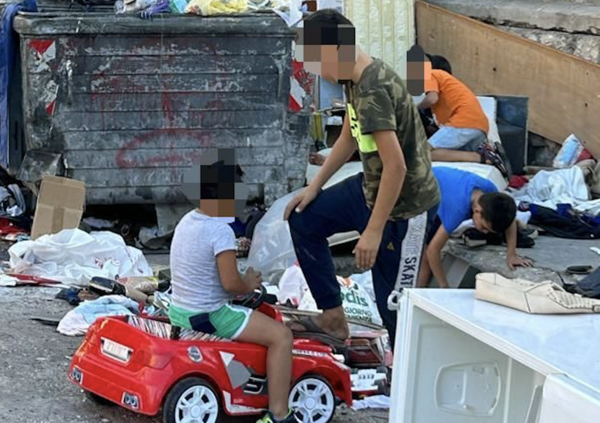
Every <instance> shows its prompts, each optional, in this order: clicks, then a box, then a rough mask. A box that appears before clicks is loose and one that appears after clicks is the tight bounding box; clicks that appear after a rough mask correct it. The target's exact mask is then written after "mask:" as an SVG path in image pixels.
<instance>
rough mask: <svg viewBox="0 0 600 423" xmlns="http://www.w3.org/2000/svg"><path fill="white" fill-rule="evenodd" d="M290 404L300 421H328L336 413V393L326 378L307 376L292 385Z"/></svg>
mask: <svg viewBox="0 0 600 423" xmlns="http://www.w3.org/2000/svg"><path fill="white" fill-rule="evenodd" d="M289 406H290V407H291V408H292V409H293V410H294V415H295V417H296V420H297V421H298V422H300V423H327V422H329V421H330V420H331V419H332V418H333V415H334V414H335V394H334V392H333V389H332V388H331V385H329V383H327V381H325V380H324V379H322V378H320V377H318V376H309V377H305V378H303V379H300V380H299V381H298V382H296V384H295V385H294V386H293V387H292V389H291V391H290V397H289Z"/></svg>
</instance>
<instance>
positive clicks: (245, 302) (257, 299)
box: [233, 285, 267, 310]
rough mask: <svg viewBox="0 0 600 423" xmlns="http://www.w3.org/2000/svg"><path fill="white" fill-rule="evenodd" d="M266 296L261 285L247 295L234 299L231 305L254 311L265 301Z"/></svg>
mask: <svg viewBox="0 0 600 423" xmlns="http://www.w3.org/2000/svg"><path fill="white" fill-rule="evenodd" d="M266 295H267V289H266V288H265V287H264V285H261V286H259V287H258V288H257V289H255V290H254V291H252V292H251V293H249V294H246V295H240V296H238V297H236V298H235V299H234V300H233V304H235V305H239V306H242V307H247V308H250V309H253V310H255V309H257V308H258V307H260V305H261V304H262V303H263V302H264V301H265V297H266Z"/></svg>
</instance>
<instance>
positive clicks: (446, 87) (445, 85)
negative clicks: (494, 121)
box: [425, 69, 489, 134]
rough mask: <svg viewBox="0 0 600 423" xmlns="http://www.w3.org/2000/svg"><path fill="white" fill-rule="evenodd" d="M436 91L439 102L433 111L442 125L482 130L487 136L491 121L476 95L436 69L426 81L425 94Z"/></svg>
mask: <svg viewBox="0 0 600 423" xmlns="http://www.w3.org/2000/svg"><path fill="white" fill-rule="evenodd" d="M430 91H435V92H436V93H438V95H439V100H438V102H437V103H436V104H434V105H433V107H432V110H433V113H435V116H436V118H437V120H438V122H439V123H440V124H441V125H447V126H452V127H454V128H472V129H481V130H482V131H483V132H485V133H486V134H487V133H488V130H489V121H488V118H487V116H486V115H485V113H483V109H482V108H481V105H480V104H479V101H478V100H477V98H476V97H475V94H473V92H472V91H471V90H470V89H469V88H468V87H467V86H466V85H465V84H463V83H462V82H460V81H459V80H458V79H456V78H455V77H454V76H452V75H450V74H449V73H447V72H445V71H442V70H438V69H434V70H432V71H431V78H429V79H426V80H425V93H428V92H430Z"/></svg>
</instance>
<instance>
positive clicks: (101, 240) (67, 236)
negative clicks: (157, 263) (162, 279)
mask: <svg viewBox="0 0 600 423" xmlns="http://www.w3.org/2000/svg"><path fill="white" fill-rule="evenodd" d="M8 253H9V255H10V266H11V268H12V269H13V271H14V272H15V273H21V274H28V275H34V276H44V277H47V278H50V279H56V280H59V281H61V282H63V283H71V284H75V285H80V286H84V285H86V284H87V282H88V281H89V280H90V279H91V278H92V277H94V276H103V277H105V278H109V279H114V278H115V276H117V275H119V276H121V277H125V276H152V269H151V268H150V266H149V265H148V262H147V261H146V259H145V257H144V255H143V253H142V252H141V251H140V250H138V249H137V248H133V247H129V246H127V245H126V244H125V242H124V241H123V238H121V236H119V235H117V234H115V233H112V232H92V233H91V234H88V233H86V232H84V231H81V230H79V229H64V230H62V231H61V232H59V233H58V234H54V235H44V236H42V237H40V238H38V239H37V240H35V241H22V242H19V243H17V244H15V245H13V246H12V247H11V248H10V249H9V250H8Z"/></svg>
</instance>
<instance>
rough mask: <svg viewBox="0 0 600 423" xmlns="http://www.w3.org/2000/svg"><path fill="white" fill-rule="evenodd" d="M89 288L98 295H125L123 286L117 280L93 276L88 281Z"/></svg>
mask: <svg viewBox="0 0 600 423" xmlns="http://www.w3.org/2000/svg"><path fill="white" fill-rule="evenodd" d="M89 289H90V291H91V292H94V293H96V294H98V295H125V286H123V285H122V284H120V283H119V282H117V281H115V280H112V279H108V278H102V277H100V276H94V277H93V278H92V279H91V280H90V282H89Z"/></svg>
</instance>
